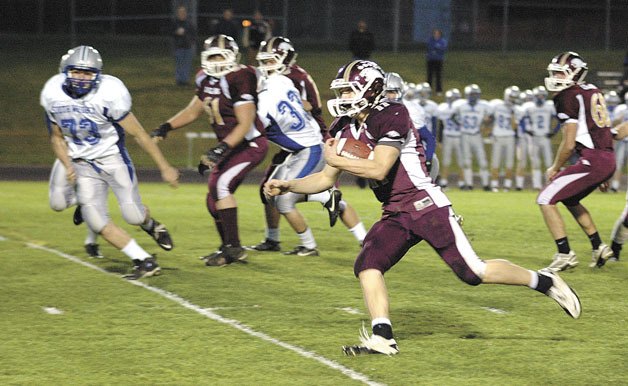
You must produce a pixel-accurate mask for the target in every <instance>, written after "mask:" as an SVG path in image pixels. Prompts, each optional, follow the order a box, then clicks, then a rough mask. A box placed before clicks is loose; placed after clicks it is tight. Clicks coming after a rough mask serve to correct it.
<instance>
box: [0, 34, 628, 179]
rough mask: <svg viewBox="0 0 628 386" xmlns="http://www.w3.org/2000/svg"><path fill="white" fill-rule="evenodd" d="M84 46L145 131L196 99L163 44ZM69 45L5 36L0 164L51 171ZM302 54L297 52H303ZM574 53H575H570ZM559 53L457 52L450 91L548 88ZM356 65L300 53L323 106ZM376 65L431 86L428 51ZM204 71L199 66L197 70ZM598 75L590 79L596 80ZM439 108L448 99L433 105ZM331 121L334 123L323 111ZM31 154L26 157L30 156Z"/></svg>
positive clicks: (129, 40)
mask: <svg viewBox="0 0 628 386" xmlns="http://www.w3.org/2000/svg"><path fill="white" fill-rule="evenodd" d="M79 43H80V44H91V45H93V46H95V47H96V48H98V49H99V50H100V51H101V53H102V56H103V61H104V71H105V73H108V74H111V75H114V76H117V77H119V78H120V79H122V80H123V81H124V82H125V84H126V85H127V87H128V88H129V91H130V92H131V95H132V97H133V112H134V113H135V114H136V115H137V116H138V118H139V119H140V122H142V123H143V124H144V126H145V128H146V129H147V130H149V131H150V130H152V129H153V128H155V127H157V126H158V125H159V124H160V123H162V122H163V121H164V120H166V119H168V118H170V117H171V116H172V115H174V114H175V113H176V112H178V111H179V110H180V109H182V108H183V107H185V106H186V105H187V103H188V102H189V101H190V100H191V99H192V96H193V93H194V90H193V88H192V87H189V88H180V87H175V86H174V75H173V72H174V64H173V58H172V56H171V54H170V52H169V47H170V45H169V40H168V39H167V38H165V37H163V38H155V37H144V38H134V37H114V38H111V37H107V36H104V37H97V36H94V37H82V38H81V39H80V41H79ZM68 48H70V42H69V41H68V39H67V37H42V36H28V35H26V36H23V35H3V36H0V58H1V59H0V60H1V62H2V66H0V108H1V109H2V114H0V130H2V141H0V164H2V165H5V164H13V165H19V164H31V165H50V164H51V163H52V161H53V160H54V155H53V153H52V150H51V149H50V145H49V143H48V135H47V132H46V130H45V128H44V124H43V110H42V109H41V107H40V106H39V93H40V91H41V89H42V87H43V85H44V83H45V82H46V80H47V79H48V78H50V77H51V76H52V75H53V74H54V73H55V72H56V71H57V70H58V66H59V59H60V57H61V55H62V54H64V53H65V52H66V51H67V49H68ZM297 49H298V47H297ZM565 49H570V47H565ZM556 53H557V52H553V51H536V52H530V51H513V52H508V53H506V54H503V53H501V52H496V51H457V50H452V51H451V52H449V53H448V55H447V59H446V63H445V69H444V86H445V87H446V88H450V87H459V88H461V89H462V88H463V87H464V86H465V85H467V84H470V83H477V84H478V85H480V87H481V88H482V91H483V97H484V98H487V99H491V98H499V97H501V96H502V93H503V90H504V88H505V87H507V86H510V85H512V84H516V85H518V86H519V87H521V88H522V89H525V88H532V87H535V86H538V85H540V84H542V82H543V78H544V77H545V76H546V75H547V72H546V70H545V68H546V66H547V64H548V62H549V61H550V60H551V58H552V57H553V56H554V55H555V54H556ZM581 54H582V55H583V57H584V58H585V59H586V60H587V62H588V64H589V67H590V69H591V74H592V75H593V73H594V72H595V71H598V70H613V71H617V70H618V68H619V66H620V64H621V63H622V60H623V54H624V51H620V50H614V51H610V52H604V51H590V50H588V51H587V50H585V51H582V52H581ZM349 60H350V55H349V53H348V52H345V51H308V50H299V57H298V64H300V65H301V66H303V67H304V68H305V69H306V70H307V71H308V72H310V74H311V75H312V77H313V78H314V80H315V81H316V82H317V84H318V87H319V89H320V91H321V97H322V100H323V104H324V105H325V104H326V101H327V100H328V99H329V98H331V97H332V95H331V92H330V90H329V84H330V82H331V80H332V79H333V78H334V77H335V75H336V71H337V70H338V68H339V67H340V66H341V65H343V64H345V63H346V62H348V61H349ZM373 60H375V61H377V62H379V63H380V64H381V65H382V67H383V68H384V70H386V71H396V72H398V73H399V74H401V76H403V77H404V78H405V79H406V80H407V81H411V82H423V81H425V60H424V51H422V50H416V51H409V52H407V51H404V52H399V53H397V54H394V53H391V52H381V51H380V52H375V53H374V56H373ZM196 64H198V62H196ZM592 75H591V76H590V78H592ZM435 99H436V100H437V101H441V100H442V98H440V97H435ZM323 110H324V113H325V117H326V121H327V122H328V123H329V122H331V118H330V116H329V114H328V113H327V109H326V108H324V109H323ZM185 130H190V131H206V130H209V127H208V124H207V122H206V120H204V119H199V120H198V121H197V122H195V123H193V124H191V125H189V126H188V127H186V128H184V129H182V130H180V131H179V132H174V133H172V134H171V135H170V136H169V137H168V140H167V141H165V142H163V143H162V145H160V146H161V147H162V149H163V151H164V153H165V154H166V156H167V157H168V159H169V160H170V161H171V162H172V163H173V164H174V165H176V166H179V167H183V166H185V165H186V163H187V143H186V139H185V135H184V131H185ZM128 145H129V147H130V149H131V150H130V152H131V155H132V156H133V159H134V160H135V162H136V164H137V165H138V166H140V167H146V166H153V163H152V161H151V160H150V158H149V157H148V156H147V155H145V154H144V153H143V152H141V151H135V150H136V149H137V145H136V144H135V142H134V141H128ZM209 145H210V143H209V142H208V140H201V141H196V144H195V147H194V157H195V158H194V159H196V157H198V155H199V154H201V152H202V151H203V150H205V149H206V148H207V147H208V146H209ZM25 149H28V151H25Z"/></svg>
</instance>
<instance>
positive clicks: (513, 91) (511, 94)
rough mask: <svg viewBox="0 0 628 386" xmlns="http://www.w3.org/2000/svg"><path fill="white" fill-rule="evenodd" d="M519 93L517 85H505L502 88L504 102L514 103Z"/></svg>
mask: <svg viewBox="0 0 628 386" xmlns="http://www.w3.org/2000/svg"><path fill="white" fill-rule="evenodd" d="M520 93H521V90H519V87H517V86H510V87H506V89H505V90H504V102H506V103H508V104H511V105H513V104H515V103H516V102H517V98H519V94H520Z"/></svg>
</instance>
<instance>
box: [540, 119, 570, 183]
mask: <svg viewBox="0 0 628 386" xmlns="http://www.w3.org/2000/svg"><path fill="white" fill-rule="evenodd" d="M562 129H563V139H562V140H561V142H560V145H559V146H558V151H557V152H556V158H555V159H554V164H553V165H552V166H550V167H549V168H548V169H547V171H546V176H547V178H548V179H549V180H551V179H552V178H554V176H555V175H556V174H557V173H558V172H559V171H560V168H561V167H562V166H563V165H564V164H565V162H567V160H568V159H569V157H570V156H571V154H572V153H573V151H574V149H575V148H576V132H577V131H578V125H577V124H576V123H565V124H563V127H562Z"/></svg>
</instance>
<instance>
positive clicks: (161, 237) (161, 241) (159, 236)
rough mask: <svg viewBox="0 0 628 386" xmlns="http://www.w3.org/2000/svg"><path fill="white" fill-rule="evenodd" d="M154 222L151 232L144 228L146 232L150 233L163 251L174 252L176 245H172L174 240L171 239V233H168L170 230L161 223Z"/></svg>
mask: <svg viewBox="0 0 628 386" xmlns="http://www.w3.org/2000/svg"><path fill="white" fill-rule="evenodd" d="M152 220H153V227H152V228H151V229H150V230H146V229H144V228H142V229H144V232H146V233H148V234H149V235H150V237H152V238H153V240H155V242H156V243H157V245H159V246H160V247H161V248H162V249H165V250H166V251H170V250H172V248H174V244H173V243H172V238H171V237H170V233H168V229H166V226H165V225H163V224H161V223H159V221H157V220H155V219H152Z"/></svg>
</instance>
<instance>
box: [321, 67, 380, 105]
mask: <svg viewBox="0 0 628 386" xmlns="http://www.w3.org/2000/svg"><path fill="white" fill-rule="evenodd" d="M384 77H385V75H384V71H382V69H381V68H380V67H379V65H377V63H375V62H371V61H368V60H354V61H353V62H351V63H349V64H347V65H345V66H343V67H341V68H340V70H339V71H338V75H336V79H334V80H333V81H332V82H331V87H330V88H331V90H332V91H333V92H334V94H335V96H336V98H335V99H331V100H329V101H327V108H328V109H329V112H330V113H331V115H332V116H334V117H343V116H347V117H355V116H356V115H358V113H360V112H361V111H362V110H364V109H367V108H371V107H373V106H374V105H376V104H377V102H379V100H380V99H381V97H382V95H383V93H384ZM346 93H352V94H353V95H352V96H350V97H347V96H346V95H344V94H346Z"/></svg>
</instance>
